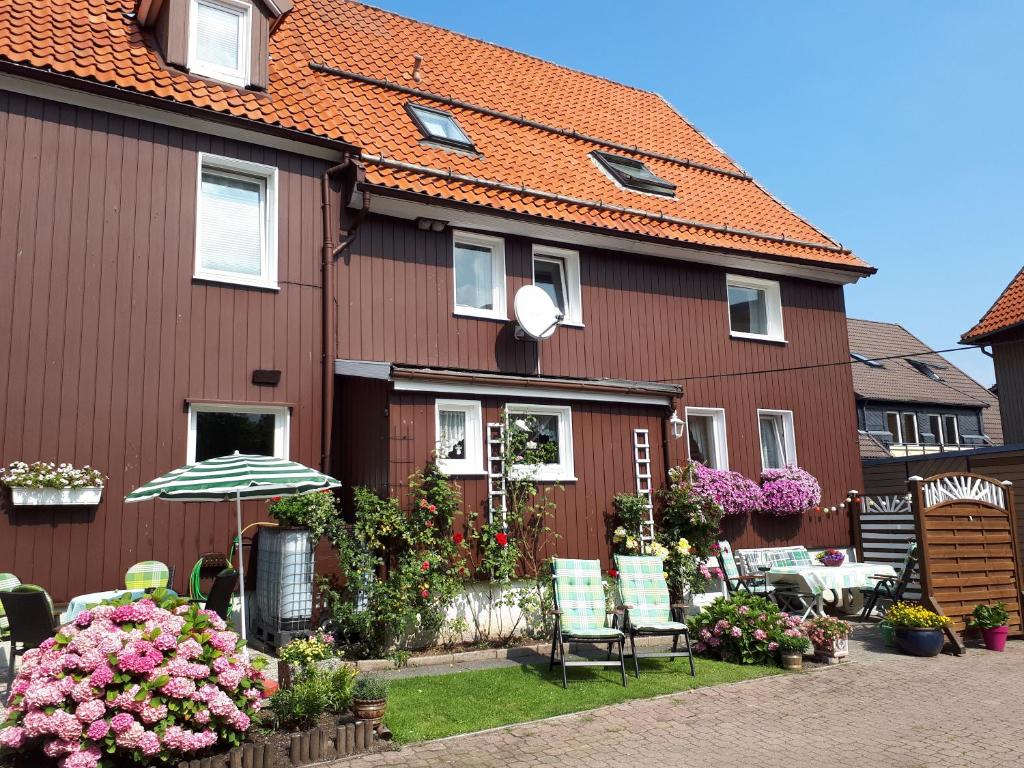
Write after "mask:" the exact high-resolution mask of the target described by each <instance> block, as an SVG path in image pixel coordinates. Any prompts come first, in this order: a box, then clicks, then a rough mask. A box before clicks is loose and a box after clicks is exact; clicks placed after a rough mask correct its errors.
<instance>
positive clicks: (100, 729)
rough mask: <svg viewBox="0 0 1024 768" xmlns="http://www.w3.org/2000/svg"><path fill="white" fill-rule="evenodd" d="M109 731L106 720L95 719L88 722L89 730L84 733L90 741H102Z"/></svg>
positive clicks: (108, 724)
mask: <svg viewBox="0 0 1024 768" xmlns="http://www.w3.org/2000/svg"><path fill="white" fill-rule="evenodd" d="M108 733H110V723H108V722H107V721H106V720H96V721H94V722H92V723H90V724H89V730H87V731H86V732H85V735H86V736H87V737H88V738H89V739H90V740H92V741H103V739H105V738H106V737H107V734H108Z"/></svg>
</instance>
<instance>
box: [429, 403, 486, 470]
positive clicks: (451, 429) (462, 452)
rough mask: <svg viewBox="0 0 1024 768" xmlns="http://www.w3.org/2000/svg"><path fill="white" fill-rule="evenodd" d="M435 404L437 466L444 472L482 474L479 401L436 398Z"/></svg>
mask: <svg viewBox="0 0 1024 768" xmlns="http://www.w3.org/2000/svg"><path fill="white" fill-rule="evenodd" d="M436 406H437V407H436V421H435V430H436V431H435V434H436V441H437V442H436V451H437V466H438V467H439V468H440V469H441V471H442V472H444V473H446V474H448V475H480V474H483V471H484V462H483V424H482V421H483V419H482V418H481V415H480V403H479V401H476V400H438V401H437V403H436Z"/></svg>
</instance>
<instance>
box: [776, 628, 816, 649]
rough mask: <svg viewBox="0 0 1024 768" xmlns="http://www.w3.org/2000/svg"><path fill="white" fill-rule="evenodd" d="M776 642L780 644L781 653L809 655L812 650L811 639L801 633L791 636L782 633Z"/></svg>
mask: <svg viewBox="0 0 1024 768" xmlns="http://www.w3.org/2000/svg"><path fill="white" fill-rule="evenodd" d="M775 642H776V643H778V648H779V652H780V653H792V652H798V653H807V651H809V650H810V649H811V639H810V638H809V637H807V635H803V634H799V633H797V634H793V635H789V634H786V633H785V632H780V633H779V634H778V637H777V638H776V640H775Z"/></svg>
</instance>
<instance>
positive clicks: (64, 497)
mask: <svg viewBox="0 0 1024 768" xmlns="http://www.w3.org/2000/svg"><path fill="white" fill-rule="evenodd" d="M102 496H103V489H102V488H17V487H15V488H11V500H12V502H13V504H14V506H16V507H64V506H73V505H90V506H95V505H96V504H99V503H100V498H101V497H102Z"/></svg>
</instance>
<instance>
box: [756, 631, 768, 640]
mask: <svg viewBox="0 0 1024 768" xmlns="http://www.w3.org/2000/svg"><path fill="white" fill-rule="evenodd" d="M767 638H768V633H767V632H765V631H764V630H763V629H755V630H754V639H755V640H766V639H767Z"/></svg>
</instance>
